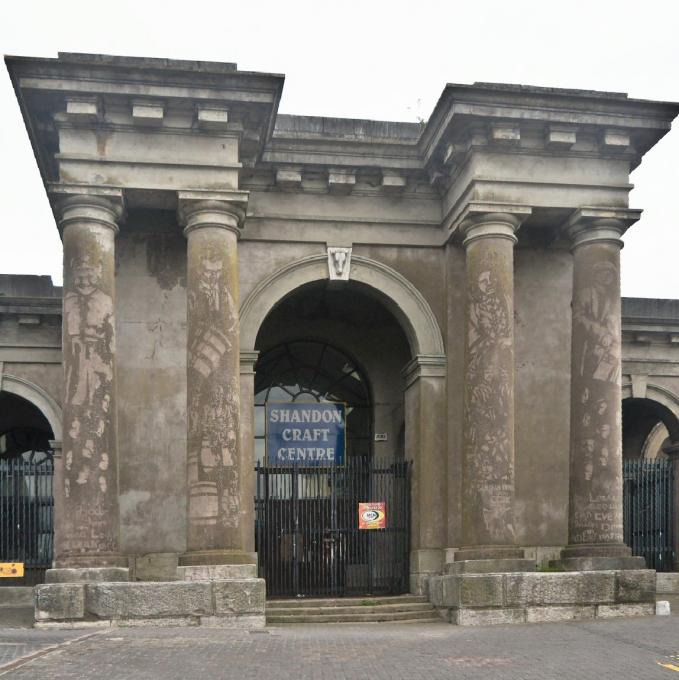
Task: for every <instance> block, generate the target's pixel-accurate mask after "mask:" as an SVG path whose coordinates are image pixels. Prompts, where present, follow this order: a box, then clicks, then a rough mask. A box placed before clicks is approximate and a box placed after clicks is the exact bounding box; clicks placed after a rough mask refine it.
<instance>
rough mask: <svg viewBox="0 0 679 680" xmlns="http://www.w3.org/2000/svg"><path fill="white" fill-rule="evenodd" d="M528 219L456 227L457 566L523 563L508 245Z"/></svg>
mask: <svg viewBox="0 0 679 680" xmlns="http://www.w3.org/2000/svg"><path fill="white" fill-rule="evenodd" d="M529 213H530V210H529V209H528V208H525V209H522V210H520V211H518V212H517V213H514V212H512V213H509V212H508V213H490V212H478V213H476V214H472V215H470V216H469V217H468V218H467V219H466V220H465V222H464V223H463V225H462V228H463V230H464V247H465V248H466V281H467V286H466V292H467V301H466V313H465V334H466V339H465V385H464V434H463V457H462V489H463V491H462V494H463V495H462V548H461V549H460V550H459V551H457V552H456V553H455V561H456V562H457V561H463V560H479V559H494V560H497V559H507V558H514V559H516V558H522V557H523V550H520V549H519V548H517V547H516V544H515V535H514V244H515V243H516V241H517V239H516V236H515V232H516V230H517V229H518V228H519V225H520V224H521V220H522V218H523V217H525V215H526V214H529ZM504 566H505V567H508V563H505V564H504ZM517 566H518V565H511V566H510V567H509V568H511V567H517ZM498 570H500V567H498Z"/></svg>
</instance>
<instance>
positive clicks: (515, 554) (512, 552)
mask: <svg viewBox="0 0 679 680" xmlns="http://www.w3.org/2000/svg"><path fill="white" fill-rule="evenodd" d="M524 557H525V551H524V549H523V548H517V547H516V546H515V545H476V546H470V547H466V548H460V549H459V550H458V551H457V552H456V553H455V558H454V561H455V562H465V561H467V560H523V559H524ZM521 571H524V570H521Z"/></svg>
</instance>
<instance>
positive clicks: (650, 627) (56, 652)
mask: <svg viewBox="0 0 679 680" xmlns="http://www.w3.org/2000/svg"><path fill="white" fill-rule="evenodd" d="M18 633H19V632H18V631H0V650H5V649H7V650H9V649H10V648H12V646H14V647H13V648H17V649H20V651H22V652H24V653H27V650H28V651H29V652H30V650H34V652H35V650H40V649H42V654H40V655H39V656H37V657H36V658H33V659H32V660H28V661H26V662H25V663H21V662H19V664H18V665H14V666H12V667H5V668H3V667H2V666H0V677H2V678H4V677H7V678H12V679H13V680H23V679H28V678H31V679H32V678H36V677H39V678H41V680H67V679H68V680H75V679H76V678H78V679H80V678H92V677H106V678H108V679H109V680H118V679H121V680H122V679H123V678H130V677H133V678H135V679H137V680H148V679H154V680H156V679H157V678H163V680H173V679H174V678H177V679H179V678H181V680H185V678H196V677H211V678H215V679H217V678H234V679H236V678H237V679H238V680H245V679H248V678H258V677H266V678H270V679H272V680H275V679H277V678H286V679H287V678H291V677H295V678H299V680H307V679H309V680H311V679H316V678H322V679H328V680H330V679H334V678H338V679H339V678H341V679H342V680H353V679H354V678H356V679H358V678H360V679H361V680H363V679H364V678H374V679H376V680H381V679H386V678H389V680H400V679H403V680H406V679H407V680H419V679H425V678H426V679H427V680H437V679H439V678H441V679H442V678H446V679H447V680H449V679H450V678H456V679H466V678H469V679H473V678H488V677H492V678H494V679H497V680H504V679H506V680H518V679H519V678H521V679H524V680H525V679H531V678H536V679H537V678H540V680H552V679H554V680H556V679H557V678H559V679H560V678H566V677H567V678H569V679H578V678H580V679H583V680H584V679H587V680H591V678H597V679H598V680H605V679H607V678H615V680H625V679H627V678H644V679H645V680H653V679H654V678H658V679H662V678H668V679H671V678H672V672H673V670H672V668H671V666H676V667H677V668H679V661H677V658H678V657H679V618H676V617H654V618H650V619H628V620H625V621H605V622H589V623H567V624H542V625H525V626H494V627H488V628H474V629H469V628H458V627H455V626H447V625H445V624H443V623H433V624H425V625H412V624H410V625H408V624H406V625H403V624H362V625H319V626H296V625H290V626H284V627H271V628H269V629H267V630H266V631H263V632H257V633H248V632H244V631H225V630H223V629H208V628H173V629H163V628H142V629H109V630H104V631H100V632H97V633H94V634H91V633H87V634H86V635H84V636H80V637H79V638H78V639H76V636H75V635H74V634H73V632H72V633H71V635H70V636H69V635H68V633H60V634H59V635H58V636H57V635H55V634H54V633H43V632H40V633H38V632H36V631H21V632H20V633H19V634H18ZM55 643H56V644H57V647H56V648H55V649H53V650H51V651H47V647H48V646H50V645H54V644H55ZM40 645H42V648H40ZM660 664H665V666H664V667H663V666H661V665H660Z"/></svg>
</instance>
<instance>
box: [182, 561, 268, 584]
mask: <svg viewBox="0 0 679 680" xmlns="http://www.w3.org/2000/svg"><path fill="white" fill-rule="evenodd" d="M177 578H179V580H180V581H225V580H228V579H249V578H257V565H256V564H211V565H207V564H206V565H202V566H195V567H178V568H177Z"/></svg>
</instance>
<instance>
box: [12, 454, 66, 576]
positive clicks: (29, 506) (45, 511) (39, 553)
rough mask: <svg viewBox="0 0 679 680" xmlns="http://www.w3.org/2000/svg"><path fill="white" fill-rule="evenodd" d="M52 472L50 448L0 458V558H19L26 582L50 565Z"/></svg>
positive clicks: (13, 560) (14, 559)
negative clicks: (45, 450)
mask: <svg viewBox="0 0 679 680" xmlns="http://www.w3.org/2000/svg"><path fill="white" fill-rule="evenodd" d="M53 473H54V464H53V459H52V455H51V453H50V452H44V451H31V452H26V453H24V454H22V455H21V456H17V457H13V458H0V562H23V563H24V566H25V570H26V576H25V580H24V582H25V583H26V584H30V583H35V582H40V581H41V580H42V575H43V573H44V570H45V569H48V568H49V567H50V566H51V565H52V550H53V542H54V527H53V521H52V520H53V507H54V500H53V497H52V479H53Z"/></svg>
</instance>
